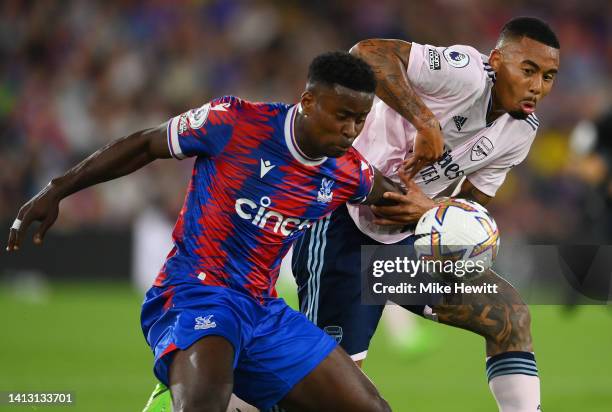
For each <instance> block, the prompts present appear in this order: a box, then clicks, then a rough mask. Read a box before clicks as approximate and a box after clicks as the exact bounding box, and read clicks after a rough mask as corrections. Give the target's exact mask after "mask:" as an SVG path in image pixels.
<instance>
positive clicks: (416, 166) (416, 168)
mask: <svg viewBox="0 0 612 412" xmlns="http://www.w3.org/2000/svg"><path fill="white" fill-rule="evenodd" d="M424 165H425V162H423V161H422V160H421V159H419V160H417V161H415V162H414V164H412V166H411V167H410V169H404V172H405V173H406V175H407V176H408V178H409V179H412V178H413V177H414V176H416V174H417V173H418V172H419V170H421V169H422V168H423V166H424Z"/></svg>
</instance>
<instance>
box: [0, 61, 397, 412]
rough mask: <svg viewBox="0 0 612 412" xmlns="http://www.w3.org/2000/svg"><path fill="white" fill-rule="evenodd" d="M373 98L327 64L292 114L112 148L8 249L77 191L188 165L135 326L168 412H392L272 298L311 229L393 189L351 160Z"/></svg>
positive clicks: (238, 110) (194, 124) (187, 121)
mask: <svg viewBox="0 0 612 412" xmlns="http://www.w3.org/2000/svg"><path fill="white" fill-rule="evenodd" d="M375 87H376V80H375V76H374V74H373V72H372V70H371V68H370V67H369V66H368V65H367V64H366V63H365V62H363V60H361V59H359V58H357V57H354V56H352V55H350V54H349V53H346V52H334V53H327V54H324V55H321V56H319V57H317V58H315V59H314V60H313V62H312V64H311V66H310V68H309V74H308V83H307V86H306V90H305V91H304V93H303V94H302V97H301V100H300V103H299V104H296V105H287V104H280V103H251V102H248V101H245V100H241V99H239V98H236V97H232V96H226V97H223V98H219V99H215V100H212V101H211V102H209V103H207V104H205V105H203V106H202V107H200V108H197V109H193V110H190V111H188V112H186V113H183V114H181V115H179V116H176V117H174V118H172V119H170V120H169V121H168V122H167V123H166V124H163V125H162V126H159V127H156V128H152V129H147V130H143V131H139V132H136V133H134V134H132V135H130V136H127V137H124V138H122V139H119V140H116V141H114V142H112V143H110V144H109V145H108V146H106V147H104V148H103V149H100V150H99V151H97V152H95V153H94V154H93V155H91V156H90V157H89V158H87V159H85V160H84V161H83V162H81V163H80V164H78V165H77V166H76V167H74V168H72V169H71V170H69V171H68V172H67V173H66V174H64V175H63V176H61V177H59V178H56V179H53V180H52V181H51V182H50V183H49V185H47V187H45V188H44V189H43V190H42V191H41V192H40V193H38V194H37V195H36V196H35V197H34V198H32V199H31V200H30V201H28V202H27V203H26V204H25V205H24V206H23V207H22V208H21V209H20V210H19V213H18V215H17V219H16V220H15V222H14V224H13V226H12V228H11V230H10V235H9V241H8V246H7V250H8V251H14V250H17V249H18V248H19V245H20V243H21V242H22V241H23V238H24V235H25V232H26V230H27V228H28V226H30V224H31V223H32V222H34V221H41V222H42V223H41V225H40V227H39V228H38V230H37V232H36V233H35V235H34V242H35V243H38V244H40V243H41V242H42V241H43V237H44V235H45V233H46V232H47V230H48V229H49V227H50V226H51V225H52V224H53V223H54V221H55V220H56V218H57V215H58V210H59V203H60V201H61V200H62V199H63V198H65V197H66V196H69V195H70V194H72V193H74V192H77V191H79V190H82V189H84V188H86V187H89V186H92V185H94V184H97V183H100V182H104V181H107V180H111V179H115V178H118V177H120V176H123V175H126V174H129V173H132V172H133V171H135V170H137V169H139V168H141V167H143V166H145V165H146V164H148V163H150V162H152V161H154V160H156V159H164V158H170V157H174V158H176V159H184V158H187V157H196V160H195V163H194V167H193V175H192V178H191V181H190V183H189V186H188V190H187V196H186V198H185V203H184V206H183V208H182V210H181V212H180V214H179V217H178V220H177V223H176V226H175V228H174V232H173V240H174V247H173V248H172V250H171V251H170V253H169V255H168V257H167V259H166V262H165V264H164V266H163V267H162V269H161V271H160V273H159V275H158V277H157V279H156V280H155V282H154V286H153V287H152V288H151V289H150V290H149V291H148V292H147V295H146V298H145V301H144V304H143V307H142V317H141V319H142V328H143V332H144V334H145V337H146V340H147V343H148V344H149V345H150V347H151V349H152V350H153V352H154V355H155V363H154V372H155V375H156V376H157V378H158V379H159V380H160V381H161V382H162V383H164V384H165V385H167V386H169V387H170V390H171V392H172V397H173V407H174V410H175V411H196V410H197V411H225V409H226V407H227V403H228V400H229V398H230V395H231V394H232V391H234V392H235V393H236V394H237V395H238V396H239V397H240V398H242V399H244V400H245V401H247V402H249V403H250V404H252V405H255V406H257V407H259V408H261V409H267V408H269V407H271V406H273V405H275V404H277V403H279V404H280V405H281V406H283V407H286V408H288V409H290V410H300V411H322V410H333V411H386V410H389V407H388V405H387V403H386V402H385V401H384V400H383V399H382V398H381V396H380V395H379V393H378V392H377V390H376V388H375V387H374V385H373V384H372V383H371V382H370V381H369V380H368V379H367V378H366V377H365V375H364V374H363V373H362V372H361V371H360V370H359V368H357V367H356V366H355V364H354V363H353V362H352V361H351V359H350V358H349V357H348V356H347V355H346V353H345V352H344V351H343V350H341V349H340V348H339V347H338V346H337V344H336V341H335V340H334V339H333V338H331V337H330V336H329V335H327V334H325V333H324V332H323V331H322V330H320V329H319V328H317V327H316V326H314V325H313V324H312V323H311V322H310V321H308V319H307V318H306V317H305V316H304V315H303V314H301V313H299V312H297V311H294V310H292V309H291V308H289V307H288V306H287V304H286V303H285V302H284V301H283V300H282V299H279V298H277V295H276V291H275V289H274V284H275V282H276V278H277V276H278V272H279V267H280V262H281V259H282V258H283V256H284V255H285V253H286V252H287V250H288V249H289V248H290V246H291V244H292V243H293V241H294V240H295V239H297V238H298V237H300V236H301V235H302V234H303V233H304V232H305V230H306V229H307V228H308V227H309V226H310V225H311V224H312V223H313V222H315V221H317V220H318V219H320V218H322V217H323V216H326V215H328V214H329V213H330V212H331V211H333V210H334V209H336V208H338V207H339V206H341V205H343V204H344V203H345V202H351V203H355V204H358V203H364V204H370V203H379V204H384V203H385V201H384V199H383V198H382V194H383V193H384V192H386V191H389V190H391V191H393V190H396V189H395V187H394V186H393V184H391V183H389V182H388V181H386V180H385V178H383V177H382V175H381V174H380V173H378V172H375V171H374V170H373V169H372V168H371V167H370V166H369V165H368V164H367V163H366V162H365V161H363V159H362V158H361V156H360V155H359V153H358V152H357V151H356V150H355V149H354V148H353V147H352V143H353V140H354V139H355V138H356V137H357V135H358V134H359V133H360V131H361V129H362V128H363V126H364V122H365V118H366V115H367V114H368V112H369V111H370V109H371V107H372V102H373V100H374V91H375ZM387 203H389V202H387Z"/></svg>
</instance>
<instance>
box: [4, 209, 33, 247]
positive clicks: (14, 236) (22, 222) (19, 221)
mask: <svg viewBox="0 0 612 412" xmlns="http://www.w3.org/2000/svg"><path fill="white" fill-rule="evenodd" d="M22 210H23V209H22ZM22 210H20V211H19V213H18V214H17V218H16V219H15V220H14V221H13V224H12V225H11V229H10V234H9V244H8V246H7V250H8V251H9V252H10V251H12V250H18V249H19V246H20V244H21V239H22V237H23V234H24V233H25V232H26V230H27V229H28V226H29V225H30V223H31V222H32V219H31V218H30V217H29V216H30V214H29V213H28V212H23V211H22Z"/></svg>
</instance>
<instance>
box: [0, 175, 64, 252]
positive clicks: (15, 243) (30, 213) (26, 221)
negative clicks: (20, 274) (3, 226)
mask: <svg viewBox="0 0 612 412" xmlns="http://www.w3.org/2000/svg"><path fill="white" fill-rule="evenodd" d="M59 202H60V198H59V197H58V196H57V195H56V194H55V193H54V192H53V190H52V189H51V185H48V186H47V187H45V188H44V189H43V190H42V191H40V193H38V194H37V195H36V196H34V197H33V198H32V199H30V200H29V201H28V202H27V203H26V204H24V205H23V206H22V207H21V209H19V213H17V218H16V219H15V221H14V222H13V225H12V226H11V229H10V230H9V239H8V245H7V247H6V251H7V252H11V251H14V250H18V249H19V245H20V244H21V242H22V239H23V237H24V235H25V233H26V231H27V230H28V227H29V226H30V224H32V222H35V221H37V222H41V224H40V226H39V227H38V231H37V232H36V233H35V234H34V238H33V240H34V243H35V244H41V243H42V241H43V239H44V237H45V233H47V230H49V228H50V227H51V226H52V225H53V223H55V220H56V219H57V215H58V212H59Z"/></svg>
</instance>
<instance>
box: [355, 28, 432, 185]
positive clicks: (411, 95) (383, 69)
mask: <svg viewBox="0 0 612 412" xmlns="http://www.w3.org/2000/svg"><path fill="white" fill-rule="evenodd" d="M411 47H412V45H411V44H410V43H409V42H406V41H403V40H387V39H369V40H363V41H360V42H359V43H357V44H356V45H355V46H353V48H352V49H351V50H350V53H351V54H352V55H354V56H358V57H360V58H362V59H363V60H365V61H366V62H367V63H368V64H369V65H370V66H371V67H372V69H373V70H374V74H375V76H376V81H377V87H376V95H377V96H378V97H379V98H380V99H381V100H382V101H383V102H385V103H386V104H387V105H389V107H391V108H392V109H394V110H395V111H396V112H398V113H399V114H400V115H401V116H403V117H404V118H405V119H406V120H408V121H409V122H410V123H411V124H412V125H413V126H414V127H415V128H416V130H417V132H418V133H417V137H416V139H415V145H414V154H413V157H412V159H411V160H409V161H408V164H407V165H406V169H407V170H408V171H409V173H408V176H409V177H413V176H414V175H415V174H416V173H417V172H418V171H419V170H420V169H422V168H423V167H424V166H426V165H428V164H431V163H432V162H434V161H435V160H437V159H438V158H439V157H440V156H441V155H442V152H443V148H444V138H443V136H442V132H441V131H440V123H439V122H438V119H436V117H435V116H434V114H433V113H432V112H431V110H429V108H428V107H427V106H426V105H425V104H424V103H423V100H421V98H420V97H419V96H418V95H417V94H416V93H415V91H414V89H413V88H412V85H411V84H410V80H409V79H408V75H407V68H408V60H409V56H410V49H411Z"/></svg>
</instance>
